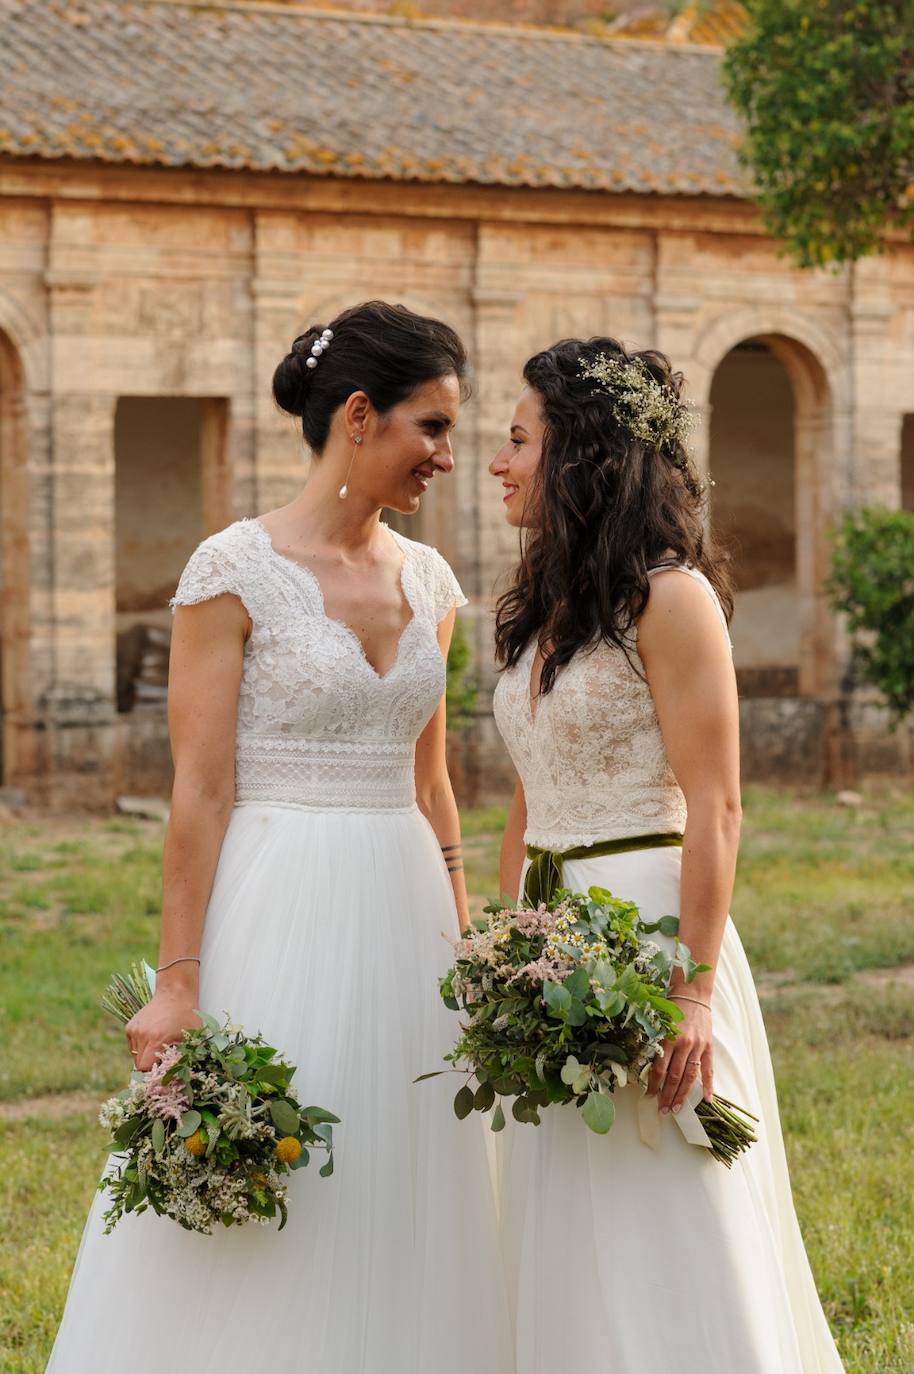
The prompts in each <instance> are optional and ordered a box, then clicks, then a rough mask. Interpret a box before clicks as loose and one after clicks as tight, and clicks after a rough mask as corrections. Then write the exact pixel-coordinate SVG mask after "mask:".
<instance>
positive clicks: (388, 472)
mask: <svg viewBox="0 0 914 1374" xmlns="http://www.w3.org/2000/svg"><path fill="white" fill-rule="evenodd" d="M459 406H460V384H459V382H458V381H457V378H456V377H455V376H454V375H453V374H452V373H451V374H449V375H448V376H445V377H438V378H436V379H435V380H434V381H431V382H423V383H421V385H419V386H417V387H416V389H415V391H414V392H413V393H412V395H411V396H408V397H407V398H406V400H405V401H401V402H400V404H399V405H396V406H394V408H393V409H392V410H390V411H388V412H387V413H386V414H385V415H379V414H378V412H377V411H375V410H373V409H371V410H369V411H368V413H367V414H366V417H365V422H364V429H363V430H362V433H363V443H362V445H361V450H362V451H361V452H360V453H359V455H358V456H357V457H356V461H355V466H356V468H358V469H359V473H358V478H357V481H358V485H359V488H360V490H361V491H364V492H365V494H366V495H367V496H368V497H369V499H371V500H372V501H373V503H374V504H375V505H377V506H386V507H387V508H388V509H389V510H395V511H399V512H400V513H401V514H403V515H414V514H415V512H416V511H417V510H418V509H419V503H420V501H421V499H422V496H423V494H424V493H425V492H426V491H428V487H429V483H430V482H431V481H432V480H433V479H434V478H435V476H436V475H441V474H444V473H448V472H451V471H452V470H453V467H454V454H453V452H452V450H451V430H452V429H453V428H454V426H455V425H456V423H457V412H458V409H459ZM356 428H358V426H354V427H353V432H355V429H356Z"/></svg>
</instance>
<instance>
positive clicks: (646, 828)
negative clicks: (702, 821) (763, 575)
mask: <svg viewBox="0 0 914 1374" xmlns="http://www.w3.org/2000/svg"><path fill="white" fill-rule="evenodd" d="M672 570H673V571H676V572H680V573H688V574H689V575H690V576H692V577H694V578H696V579H697V580H698V581H699V582H700V583H701V584H702V585H703V586H704V587H705V589H706V590H707V592H708V594H709V596H710V597H711V598H712V599H713V601H714V605H715V606H716V607H717V611H718V614H719V616H720V619H721V623H722V624H723V627H724V632H725V633H726V632H727V622H726V618H725V616H724V613H723V610H722V609H721V606H720V603H719V601H718V599H717V595H716V593H715V591H714V589H713V587H712V586H711V583H710V582H709V581H708V579H707V578H706V577H705V576H704V575H703V574H702V573H700V572H699V571H698V570H697V569H695V568H690V567H684V566H676V567H675V568H674V569H672ZM660 571H661V569H659V568H655V569H651V570H650V573H651V574H653V573H657V572H660ZM728 642H729V636H728ZM731 648H732V646H731ZM535 652H536V646H535V643H534V642H531V643H530V644H528V645H527V647H526V649H525V650H524V652H523V653H522V654H521V657H520V658H519V660H518V661H517V663H516V664H515V665H514V667H513V668H512V669H510V670H508V671H506V672H504V673H503V674H502V676H501V678H500V679H499V682H498V685H497V687H496V689H495V701H494V708H495V720H496V723H497V725H498V728H499V730H500V732H501V735H502V738H503V739H504V741H505V744H506V746H507V748H508V752H509V753H510V755H511V759H512V761H513V763H514V766H515V768H516V769H517V772H518V775H519V777H520V780H521V782H522V784H523V787H524V796H525V798H526V802H527V830H526V834H525V837H524V838H525V840H526V842H527V843H528V844H535V845H538V846H540V847H541V848H543V849H554V850H563V849H571V848H573V847H575V846H577V845H582V844H595V843H596V842H597V841H599V840H611V839H616V838H621V837H622V836H626V835H643V834H654V833H658V832H660V831H676V830H678V831H681V830H682V829H683V827H684V825H685V819H686V804H685V798H684V796H683V794H682V790H681V789H680V787H679V785H678V783H677V782H676V778H675V776H674V774H673V770H672V769H671V768H670V765H669V761H668V759H667V756H666V750H665V749H664V745H663V738H662V736H661V734H660V725H659V723H658V721H657V713H656V711H655V709H654V702H653V698H652V697H651V692H650V688H649V687H648V684H647V682H646V681H645V680H644V679H643V678H642V677H639V676H638V672H636V671H635V667H633V666H632V664H635V665H636V666H637V668H638V670H639V671H641V672H643V671H644V670H643V667H642V665H641V661H640V659H639V657H638V651H637V648H636V647H635V642H634V636H632V642H631V645H630V648H629V652H630V655H631V662H629V659H628V658H627V657H626V655H625V653H623V651H622V650H621V649H619V648H617V647H616V646H615V645H608V644H605V643H600V644H599V645H598V646H597V647H596V648H595V649H593V650H592V651H590V652H581V653H577V654H576V655H575V656H574V658H573V659H572V660H571V662H570V663H569V664H568V665H567V666H566V667H565V668H563V669H562V670H561V671H560V673H559V674H558V676H557V678H556V680H555V686H554V687H553V689H552V691H551V692H549V693H548V694H547V695H546V696H543V697H540V699H539V701H538V703H537V709H536V712H535V714H534V713H533V712H532V711H531V706H530V672H531V668H532V666H533V658H534V654H535Z"/></svg>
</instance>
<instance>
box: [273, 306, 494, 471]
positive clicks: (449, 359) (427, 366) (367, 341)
mask: <svg viewBox="0 0 914 1374" xmlns="http://www.w3.org/2000/svg"><path fill="white" fill-rule="evenodd" d="M326 328H329V329H332V331H333V340H332V342H331V343H330V346H329V348H327V350H326V351H325V352H324V353H323V354H322V355H321V357H320V358H319V359H318V363H317V367H313V368H309V367H308V365H307V359H308V358H310V357H311V356H312V354H311V349H312V346H313V345H314V344H315V343H317V341H318V340H319V339H320V337H321V334H322V333H323V331H324V329H326ZM466 371H467V355H466V349H465V348H464V346H463V343H462V341H461V339H460V336H459V335H458V334H457V333H456V332H455V331H454V330H453V329H451V327H450V325H447V324H444V323H442V321H441V320H435V319H431V318H430V317H428V316H426V315H417V314H415V313H414V312H413V311H412V310H408V309H407V308H406V306H405V305H388V304H387V302H386V301H366V302H365V303H364V304H362V305H355V306H353V307H352V308H351V309H349V310H344V311H343V312H342V314H340V315H337V317H336V319H333V320H331V321H330V323H329V325H322V324H312V325H311V326H310V327H309V328H308V329H306V330H305V332H304V334H299V336H298V338H297V339H295V340H294V341H293V344H292V347H291V349H290V350H289V352H288V353H287V354H286V356H285V357H284V358H283V360H282V362H281V363H280V364H279V366H278V367H277V369H276V371H275V372H274V373H273V396H274V399H275V401H276V404H277V405H278V406H279V407H280V408H281V409H282V410H284V411H286V413H287V414H288V415H297V416H299V417H300V419H301V422H302V433H303V434H304V436H305V442H306V443H307V445H308V447H309V448H310V449H312V450H313V452H314V453H322V452H323V449H324V445H325V444H326V442H327V436H328V434H329V433H330V422H331V420H332V419H333V416H334V414H335V412H336V411H337V410H338V409H339V407H340V406H341V405H343V403H344V402H345V401H347V400H348V399H349V397H350V396H351V395H352V393H353V392H354V391H364V392H365V394H366V395H367V396H368V398H369V400H370V401H371V403H372V405H373V406H374V407H375V409H376V410H377V411H378V413H379V414H381V415H385V414H387V412H388V411H390V410H393V408H394V406H396V405H399V404H400V402H401V401H405V400H406V399H407V397H409V396H411V395H412V393H413V392H414V391H415V389H416V387H417V386H421V385H422V383H423V382H432V381H436V380H437V379H438V378H439V377H447V376H450V375H451V374H453V375H454V376H456V377H457V380H458V382H459V383H460V392H461V398H462V399H465V397H466V394H467V386H466Z"/></svg>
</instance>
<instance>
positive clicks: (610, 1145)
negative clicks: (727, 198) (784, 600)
mask: <svg viewBox="0 0 914 1374" xmlns="http://www.w3.org/2000/svg"><path fill="white" fill-rule="evenodd" d="M523 375H524V381H525V383H526V386H525V387H524V389H523V391H522V392H521V395H520V399H519V400H518V403H517V407H516V409H515V412H514V417H513V421H512V424H511V429H510V435H509V437H508V438H507V439H506V441H505V443H504V444H503V446H502V447H501V448H500V449H499V451H498V453H497V454H496V456H495V458H494V459H493V460H492V463H491V465H490V472H491V473H492V474H493V476H495V477H497V478H498V480H499V481H500V482H501V483H502V486H503V488H504V498H503V499H504V505H505V514H506V518H507V520H508V523H509V524H510V525H512V526H514V527H515V528H517V529H518V530H520V531H521V554H520V560H519V562H518V565H517V567H516V569H515V573H514V578H513V582H512V584H511V586H510V587H509V589H508V590H507V591H506V592H505V594H504V595H503V596H502V597H501V599H500V601H499V603H498V609H497V617H496V647H497V655H498V659H499V662H500V664H501V666H502V674H501V678H500V681H499V683H498V687H497V689H496V693H495V715H496V720H497V723H498V726H499V729H500V731H501V733H502V735H503V737H504V740H505V743H506V745H507V747H508V750H509V752H510V754H511V757H512V759H513V762H514V764H515V767H516V770H517V774H518V782H517V788H516V791H515V794H514V800H513V803H512V805H511V809H510V813H509V818H508V822H507V826H506V830H505V835H504V841H503V845H502V856H501V887H502V891H503V892H506V893H511V894H512V895H513V894H515V893H518V892H521V893H523V894H524V896H525V897H526V899H527V901H528V902H530V903H533V904H535V903H536V902H538V901H539V900H541V899H544V898H549V897H550V896H551V895H552V894H553V893H554V891H555V890H556V889H557V888H558V887H566V888H570V889H573V890H575V891H579V892H586V891H587V889H588V888H589V887H591V886H599V887H603V888H608V889H609V890H610V891H611V892H612V893H613V894H614V895H615V896H617V897H621V898H625V899H628V900H631V901H634V902H636V903H637V905H638V906H639V907H640V909H641V912H642V914H643V915H644V916H645V918H646V919H648V920H654V919H656V918H658V917H660V916H662V915H664V914H667V913H669V914H673V915H678V916H679V918H680V933H681V938H682V940H683V941H684V942H685V943H686V944H687V945H688V946H689V947H690V949H691V952H692V955H693V957H694V958H695V959H696V960H698V961H700V962H702V963H704V964H707V965H710V968H709V971H707V972H705V973H701V974H699V975H698V976H697V977H696V978H695V979H694V981H693V982H691V983H688V984H686V983H684V982H683V981H682V977H681V974H677V975H676V976H674V982H673V986H672V990H671V996H672V998H673V999H675V1000H676V1001H677V1003H678V1005H679V1007H680V1009H681V1011H682V1014H683V1019H682V1021H681V1023H680V1034H679V1035H678V1036H677V1037H676V1038H675V1039H672V1040H670V1041H668V1042H667V1043H666V1045H665V1046H664V1051H665V1052H664V1055H663V1057H662V1059H659V1060H658V1061H657V1062H656V1064H655V1066H654V1069H653V1071H652V1075H651V1079H650V1083H649V1087H648V1093H647V1094H646V1095H645V1094H643V1093H642V1090H641V1089H640V1087H638V1086H637V1085H634V1084H633V1085H631V1086H629V1087H627V1088H624V1089H621V1090H620V1091H618V1092H617V1093H616V1095H615V1096H616V1121H615V1124H614V1126H613V1128H612V1131H611V1132H610V1133H609V1135H608V1136H597V1135H594V1134H592V1133H591V1132H589V1131H588V1130H587V1129H586V1128H585V1127H584V1126H583V1124H582V1122H581V1121H580V1120H579V1119H578V1113H577V1112H576V1111H572V1110H568V1109H564V1110H563V1109H561V1108H554V1109H552V1110H551V1111H547V1112H546V1113H545V1114H544V1117H543V1124H542V1125H541V1126H540V1127H539V1128H538V1129H536V1130H534V1129H532V1128H531V1127H530V1126H528V1125H518V1124H516V1123H515V1122H514V1121H509V1122H508V1125H507V1128H506V1129H505V1131H504V1132H503V1133H502V1134H501V1135H499V1136H498V1141H499V1145H498V1152H499V1181H500V1195H501V1196H500V1206H501V1230H502V1238H503V1246H504V1253H505V1256H506V1260H507V1267H508V1279H509V1288H510V1298H511V1305H512V1315H513V1324H514V1332H515V1339H516V1343H517V1366H516V1367H517V1374H546V1371H552V1370H554V1369H556V1368H560V1367H566V1368H572V1369H575V1370H577V1369H580V1370H585V1369H593V1370H597V1369H599V1370H604V1371H606V1374H610V1371H611V1372H612V1374H667V1371H668V1370H670V1369H675V1370H676V1374H838V1371H840V1369H841V1362H840V1359H839V1357H838V1353H837V1350H836V1348H835V1344H834V1342H833V1340H832V1337H831V1335H830V1333H829V1330H828V1326H827V1323H826V1321H825V1316H824V1314H823V1311H822V1307H821V1304H820V1302H819V1299H818V1296H817V1293H816V1289H815V1284H814V1281H813V1277H812V1274H811V1272H810V1268H809V1263H808V1260H807V1257H806V1253H805V1250H804V1247H803V1241H802V1238H801V1235H800V1231H799V1227H798V1224H797V1218H796V1215H795V1212H794V1207H793V1202H792V1199H791V1191H790V1182H789V1178H788V1173H787V1163H786V1158H785V1154H784V1145H783V1140H782V1136H781V1128H780V1124H779V1120H778V1108H777V1099H776V1096H775V1085H774V1076H773V1073H772V1067H771V1057H770V1053H769V1050H768V1044H767V1040H766V1036H765V1028H764V1025H763V1023H762V1016H761V1011H760V1008H759V1002H758V997H757V995H756V991H755V987H754V984H753V980H752V974H751V971H750V968H749V965H748V962H747V960H746V955H745V953H744V951H743V947H742V944H741V943H740V938H739V935H738V934H737V931H736V927H735V926H734V924H733V922H732V920H731V919H730V917H729V915H728V911H729V905H730V898H731V893H732V888H733V879H734V871H735V866H736V856H737V848H738V844H739V833H740V818H741V812H740V782H739V714H738V705H737V692H736V679H735V674H734V669H733V663H732V650H731V644H730V639H729V634H728V623H729V619H730V616H731V613H732V607H733V603H732V597H731V594H730V588H729V583H728V578H727V572H726V565H725V559H724V557H723V556H722V555H721V554H720V553H718V552H716V551H715V549H714V547H713V545H712V543H711V540H710V538H709V537H708V535H707V533H706V530H705V523H704V519H703V516H704V496H705V484H704V483H703V481H702V480H701V478H700V476H699V474H698V473H697V472H696V471H695V469H694V468H693V465H692V462H691V460H690V458H689V455H688V450H687V448H686V438H687V432H688V428H689V422H690V418H691V417H690V412H689V409H688V407H687V406H686V404H685V403H684V402H683V400H682V399H681V388H682V380H683V379H682V377H681V375H679V374H677V373H674V372H673V370H672V368H671V365H670V363H669V361H668V360H667V359H666V358H665V357H664V356H663V355H662V354H660V353H656V352H651V351H645V352H628V351H627V350H626V349H625V348H624V347H623V346H622V345H621V344H620V343H618V342H617V341H616V340H615V339H611V338H594V339H590V340H587V341H584V340H579V339H566V340H563V341H562V342H560V343H557V344H555V345H554V346H553V347H552V348H548V349H546V350H544V351H543V352H541V353H537V354H536V355H535V356H534V357H532V358H531V359H530V360H529V361H528V363H527V364H526V366H525V368H524V373H523ZM656 938H657V939H658V940H662V939H663V937H662V936H659V935H658V936H657V937H656ZM715 1086H716V1087H717V1089H718V1091H719V1092H721V1093H722V1094H723V1095H725V1096H726V1097H728V1098H730V1099H731V1100H732V1101H734V1102H738V1103H740V1104H741V1105H743V1106H745V1107H747V1108H748V1109H749V1110H750V1111H751V1112H753V1113H754V1114H755V1115H756V1116H757V1117H758V1118H759V1126H758V1137H759V1138H758V1141H757V1143H756V1144H754V1145H752V1147H751V1148H750V1149H749V1150H748V1151H747V1152H746V1153H744V1154H743V1155H741V1156H740V1157H739V1158H738V1159H737V1160H736V1162H735V1163H734V1164H733V1167H732V1168H730V1169H727V1168H724V1167H722V1166H721V1165H720V1164H719V1163H718V1162H716V1161H715V1160H713V1159H712V1158H711V1157H710V1155H709V1152H708V1151H707V1150H703V1149H699V1148H696V1147H695V1145H693V1144H689V1143H688V1142H687V1136H688V1135H689V1134H694V1129H693V1128H694V1126H695V1123H696V1122H697V1121H698V1118H697V1116H696V1113H695V1107H696V1105H697V1104H698V1103H699V1102H700V1101H701V1098H702V1096H704V1097H705V1098H708V1099H710V1097H711V1096H712V1092H713V1091H714V1088H715Z"/></svg>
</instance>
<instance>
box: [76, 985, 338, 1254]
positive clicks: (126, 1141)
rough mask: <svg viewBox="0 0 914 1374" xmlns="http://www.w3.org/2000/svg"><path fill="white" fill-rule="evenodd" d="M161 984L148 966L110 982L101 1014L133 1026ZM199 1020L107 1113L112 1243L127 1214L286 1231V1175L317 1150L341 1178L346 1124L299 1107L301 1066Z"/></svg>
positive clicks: (189, 1224) (102, 1115)
mask: <svg viewBox="0 0 914 1374" xmlns="http://www.w3.org/2000/svg"><path fill="white" fill-rule="evenodd" d="M154 986H155V973H154V971H153V970H152V969H151V968H150V967H149V966H148V964H144V965H138V964H134V965H133V967H132V968H131V970H130V973H129V975H127V976H126V977H124V976H122V975H120V974H116V975H115V976H114V977H113V978H112V980H111V983H110V984H109V986H108V989H107V991H106V994H105V996H104V997H103V999H102V1006H103V1007H104V1008H105V1009H106V1010H107V1011H110V1012H111V1013H112V1015H114V1016H116V1017H117V1019H118V1020H119V1021H121V1022H123V1023H125V1024H126V1022H127V1021H129V1020H130V1018H131V1017H132V1016H134V1015H135V1014H136V1012H137V1011H139V1009H140V1008H141V1007H142V1006H145V1004H146V1003H147V1002H148V1001H149V1000H150V998H151V996H152V993H153V990H154ZM199 1015H200V1016H201V1019H202V1021H203V1025H202V1026H200V1027H197V1028H194V1029H191V1030H185V1032H184V1036H183V1039H182V1041H181V1043H180V1044H178V1045H169V1046H168V1047H167V1049H166V1050H165V1051H164V1053H163V1054H162V1056H161V1058H160V1059H159V1060H158V1062H157V1063H156V1065H155V1066H154V1067H153V1068H152V1069H150V1070H149V1072H148V1073H140V1072H139V1071H136V1070H135V1071H134V1072H133V1073H132V1074H131V1077H130V1083H129V1084H128V1086H127V1087H126V1088H125V1089H124V1090H123V1092H120V1093H118V1094H117V1096H116V1097H112V1098H110V1099H109V1100H108V1101H107V1102H105V1103H104V1104H103V1105H102V1108H101V1110H100V1112H99V1121H100V1122H101V1124H102V1126H104V1127H105V1129H106V1130H108V1131H109V1132H110V1134H111V1137H112V1140H111V1143H110V1145H109V1146H108V1152H109V1154H112V1155H115V1156H117V1157H118V1160H119V1162H118V1164H117V1167H116V1168H114V1169H113V1170H112V1171H111V1172H109V1173H108V1174H106V1176H105V1177H104V1178H103V1179H102V1180H101V1182H100V1183H99V1185H98V1187H99V1191H100V1192H104V1191H106V1190H107V1191H108V1192H109V1193H110V1195H111V1199H112V1203H111V1206H110V1207H109V1209H108V1210H107V1211H106V1212H105V1214H104V1217H105V1233H106V1234H108V1233H110V1232H111V1231H112V1230H113V1229H114V1227H115V1226H116V1225H117V1223H118V1221H120V1219H121V1217H122V1216H124V1214H125V1213H127V1212H143V1211H145V1210H146V1208H147V1207H151V1208H152V1209H153V1211H154V1212H157V1213H158V1215H159V1216H168V1217H172V1218H173V1220H175V1221H177V1222H178V1223H179V1224H180V1225H181V1226H183V1227H184V1228H185V1229H186V1230H188V1231H200V1232H203V1233H204V1234H207V1235H208V1234H210V1233H211V1232H212V1231H213V1229H214V1228H215V1226H216V1225H217V1224H218V1223H219V1222H221V1223H222V1224H223V1225H224V1226H240V1225H242V1224H243V1223H244V1222H246V1221H259V1222H262V1223H264V1224H266V1223H267V1222H268V1221H269V1220H270V1218H271V1217H274V1216H275V1215H276V1214H277V1212H278V1213H279V1216H280V1225H279V1230H282V1228H283V1226H284V1225H285V1224H286V1218H287V1212H286V1195H287V1190H286V1186H285V1183H284V1181H283V1180H284V1177H285V1176H286V1175H287V1174H288V1173H289V1172H290V1171H291V1170H293V1169H301V1168H304V1166H305V1165H306V1164H307V1163H308V1160H309V1152H310V1151H311V1150H313V1149H318V1150H321V1151H324V1152H325V1153H326V1156H327V1158H326V1161H325V1163H324V1164H323V1166H322V1167H321V1169H320V1173H321V1176H322V1177H324V1178H326V1177H328V1175H330V1174H331V1173H332V1172H333V1125H334V1124H335V1123H336V1122H338V1121H339V1117H336V1116H334V1115H333V1113H332V1112H328V1111H325V1110H324V1109H323V1108H322V1107H302V1106H301V1104H300V1103H299V1101H298V1099H297V1097H296V1096H295V1093H294V1092H293V1090H292V1088H291V1079H292V1075H293V1074H294V1073H295V1069H294V1067H293V1066H292V1065H291V1064H288V1063H286V1061H285V1060H284V1059H282V1058H280V1057H278V1056H277V1051H276V1050H275V1049H273V1048H272V1047H271V1046H270V1045H267V1044H266V1043H265V1041H264V1040H263V1037H262V1036H260V1035H257V1036H249V1035H245V1034H244V1032H243V1031H242V1030H241V1028H240V1027H239V1026H233V1025H230V1024H229V1023H228V1021H226V1022H225V1024H224V1025H221V1026H220V1024H219V1022H218V1021H216V1020H215V1018H214V1017H212V1016H208V1015H206V1014H204V1013H202V1012H201V1013H199Z"/></svg>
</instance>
